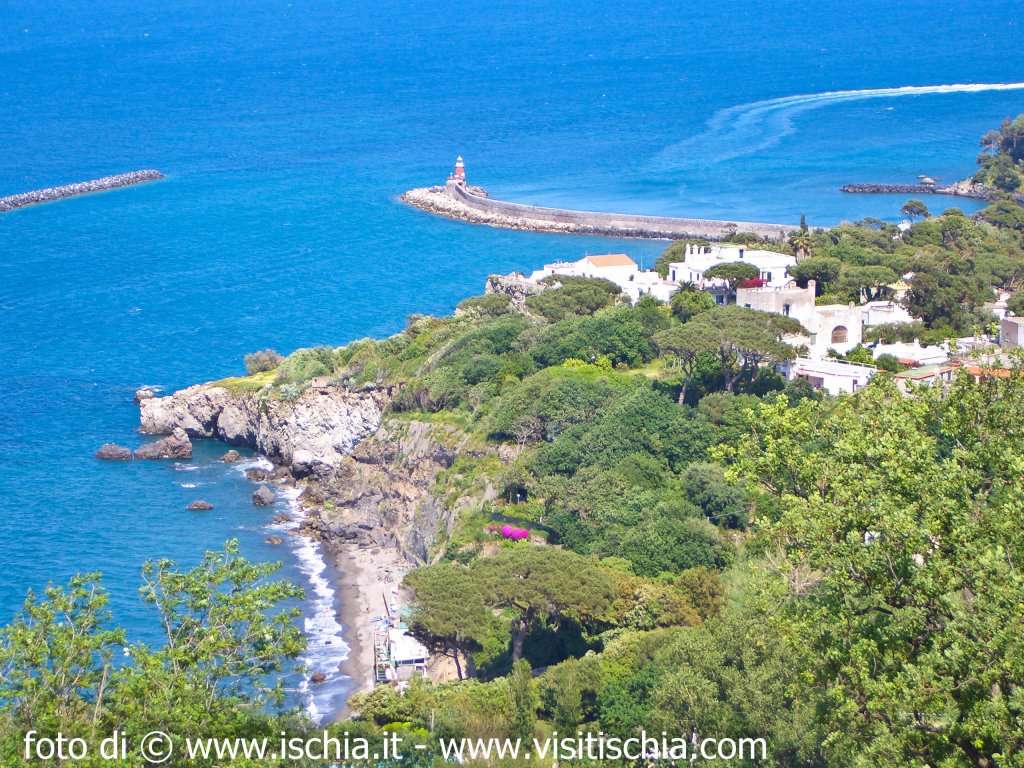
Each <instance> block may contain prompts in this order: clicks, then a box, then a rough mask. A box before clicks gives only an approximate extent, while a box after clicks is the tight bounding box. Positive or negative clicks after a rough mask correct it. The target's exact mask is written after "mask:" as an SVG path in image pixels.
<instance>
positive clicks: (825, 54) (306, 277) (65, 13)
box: [0, 0, 1024, 715]
mask: <svg viewBox="0 0 1024 768" xmlns="http://www.w3.org/2000/svg"><path fill="white" fill-rule="evenodd" d="M1019 10H1020V7H1019V0H990V2H988V3H986V4H985V5H984V6H981V5H980V4H978V3H973V2H966V1H957V2H954V1H951V0H904V2H901V3H898V4H894V3H892V2H880V1H879V0H858V1H857V2H852V1H850V2H837V1H836V0H822V1H820V2H813V3H812V2H792V1H791V0H785V1H783V0H775V1H773V2H750V1H746V2H742V1H740V0H723V1H722V2H718V3H711V4H703V3H702V4H697V3H668V2H658V1H656V0H630V1H629V2H625V1H621V0H620V1H614V0H587V1H586V2H580V1H579V0H557V1H556V0H520V1H519V2H515V3H476V4H466V3H451V2H436V3H413V2H399V1H397V0H380V2H375V3H369V4H367V3H352V2H328V1H327V0H291V1H290V2H289V1H287V0H248V1H247V2H245V3H225V2H221V1H219V0H202V2H200V1H199V0H172V1H171V2H166V1H163V2H155V1H154V0H88V1H86V0H51V2H48V3H39V2H33V1H31V0H0V20H2V23H0V136H2V147H3V151H2V154H0V196H2V195H7V194H13V193H16V192H20V191H26V190H30V189H36V188H40V187H45V186H51V185H55V184H62V183H71V182H76V181H82V180H86V179H90V178H95V177H99V176H104V175H109V174H113V173H120V172H125V171H129V170H134V169H139V168H156V169H158V170H160V171H162V172H164V173H165V174H166V175H167V179H166V180H164V181H161V182H157V183H153V184H147V185H144V186H140V187H136V188H131V189H125V190H120V191H116V192H109V193H104V194H99V195H93V196H87V197H82V198H77V199H74V200H68V201H63V202H59V203H53V204H48V205H43V206H36V207H33V208H28V209H23V210H19V211H16V212H13V213H8V214H2V215H0V270H2V276H3V279H2V282H0V353H2V363H0V499H2V500H3V512H2V514H0V621H3V622H5V621H7V620H9V619H10V618H11V617H12V616H14V615H15V613H16V612H17V611H18V609H19V606H20V604H21V602H22V600H23V598H24V595H25V592H26V590H28V589H35V590H39V589H41V588H42V587H44V586H45V585H46V584H47V583H48V582H51V581H53V582H61V581H64V580H66V579H67V578H68V577H69V576H71V575H72V574H74V573H76V572H82V571H102V572H103V573H104V576H105V583H106V586H107V588H108V589H109V590H110V592H111V596H112V607H113V610H114V612H115V615H116V618H117V620H118V621H119V622H120V623H122V624H123V625H124V626H125V627H127V629H128V630H129V632H130V634H131V636H132V638H133V639H142V640H150V641H156V640H157V639H158V633H157V631H156V627H155V624H154V620H153V615H152V613H151V612H150V611H149V610H148V609H147V608H146V607H145V606H144V605H142V603H141V602H140V600H139V597H138V592H137V587H138V584H139V569H140V567H141V565H142V563H143V562H144V561H145V560H146V559H147V558H153V557H161V556H167V557H171V558H173V559H175V560H177V561H179V562H180V563H181V564H183V565H189V564H193V563H195V562H196V561H197V560H198V559H199V558H200V556H201V554H202V552H203V550H204V549H216V548H217V547H219V546H220V545H221V544H222V543H223V542H224V540H225V539H228V538H231V537H237V538H239V539H240V540H241V542H242V547H243V550H244V552H245V554H246V555H248V556H250V557H253V558H258V559H262V560H277V559H281V560H283V562H284V573H285V575H286V576H288V577H289V578H293V579H295V580H297V581H299V582H300V583H302V584H303V585H304V586H306V588H307V589H308V590H310V595H311V600H310V601H309V602H308V603H307V604H306V606H305V608H306V613H307V619H308V620H309V621H310V622H319V623H320V624H321V625H322V624H323V622H324V621H326V622H327V623H328V624H331V623H332V622H333V617H332V616H331V615H330V613H331V611H330V610H329V606H330V599H329V598H330V594H329V587H326V588H327V589H328V593H327V598H326V599H327V603H326V604H327V606H328V610H327V612H326V613H327V614H328V615H326V616H325V613H324V599H325V598H324V594H323V591H324V589H325V585H326V583H327V582H326V581H325V579H327V578H329V577H330V575H331V574H330V571H329V569H328V570H326V571H324V573H323V574H321V575H320V576H316V575H315V574H311V573H310V571H311V569H312V570H316V569H317V568H321V567H322V564H321V565H319V566H318V565H317V564H316V562H317V561H316V558H315V556H314V555H315V553H312V554H311V553H310V552H308V551H307V552H297V551H296V549H295V546H294V545H291V546H289V545H285V546H281V547H273V546H271V545H268V544H265V543H264V539H265V538H266V536H267V535H268V525H269V523H270V521H271V518H272V517H273V515H274V514H276V513H277V512H278V511H280V509H282V508H284V506H285V505H286V504H287V500H286V499H283V500H282V501H281V503H280V505H279V507H278V508H277V509H271V510H265V509H257V508H254V507H253V506H252V505H251V503H250V501H249V495H250V494H251V491H252V485H251V484H250V483H249V482H248V481H247V480H246V479H245V478H244V476H243V475H242V473H241V471H240V469H239V467H238V466H237V465H236V466H229V465H224V464H221V463H220V462H218V461H217V457H218V456H219V454H220V453H221V451H222V450H223V448H222V447H221V446H216V445H202V444H200V445H197V449H196V457H195V458H194V459H193V460H192V461H191V462H187V463H185V462H182V463H174V462H166V463H145V462H138V463H132V464H127V465H125V464H106V463H102V462H100V461H97V460H96V459H94V458H93V456H92V454H93V452H94V451H95V450H96V448H97V447H99V445H100V444H101V443H103V442H106V441H117V442H122V443H127V444H130V445H137V444H139V443H140V442H141V441H142V440H143V438H142V437H141V436H139V435H137V434H136V433H135V429H136V426H137V423H138V412H137V408H136V406H135V405H134V404H133V402H132V394H133V392H134V390H135V388H136V387H138V386H139V385H142V384H150V385H156V386H159V387H162V388H164V389H165V390H166V391H171V390H174V389H176V388H179V387H182V386H185V385H187V384H189V383H192V382H197V381H204V380H209V379H214V378H220V377H223V376H226V375H232V374H237V373H239V372H240V371H241V370H242V356H243V355H244V354H245V353H247V352H250V351H253V350H256V349H260V348H263V347H268V346H269V347H274V348H276V349H278V350H279V351H282V352H289V351H291V350H293V349H296V348H297V347H301V346H308V345H313V344H342V343H344V342H347V341H350V340H352V339H356V338H359V337H363V336H367V335H370V336H382V335H385V334H390V333H393V332H395V331H398V330H399V329H401V328H402V326H403V324H404V322H405V318H406V316H407V315H408V314H410V313H413V312H418V313H435V314H443V313H447V312H450V311H451V310H452V309H453V307H454V306H455V304H456V303H457V302H458V301H460V300H461V299H463V298H465V297H467V296H470V295H473V294H475V293H478V292H479V291H480V290H481V289H482V286H483V281H484V278H485V277H486V275H487V274H489V273H492V272H508V271H511V270H513V269H519V270H530V269H533V268H535V267H538V266H539V265H541V264H543V263H544V262H548V261H552V260H557V259H576V258H579V257H580V256H581V255H583V254H584V253H586V252H589V253H595V252H607V251H616V252H617V251H626V252H628V253H630V254H632V255H633V256H634V257H635V258H636V259H637V260H638V261H642V262H643V263H645V264H647V265H649V264H650V263H651V262H652V261H653V259H654V258H655V257H656V255H657V254H658V253H659V252H660V250H661V249H662V248H663V247H664V243H658V242H645V241H621V240H620V241H612V240H602V239H598V238H588V237H578V236H558V235H544V234H531V233H519V232H511V231H505V230H498V229H490V228H486V227H476V226H472V225H466V224H462V223H458V222H453V221H448V220H445V219H441V218H436V217H432V216H430V215H428V214H425V213H423V212H421V211H418V210H413V209H411V208H408V207H405V206H404V205H402V204H401V203H400V202H398V200H397V196H398V195H399V194H400V193H401V192H403V191H404V190H405V189H407V188H410V187H413V186H426V185H429V184H433V183H439V182H441V181H442V180H443V179H444V178H445V176H446V175H447V174H448V172H449V170H450V168H451V166H452V163H453V161H454V159H455V157H456V155H458V154H462V155H463V156H464V157H465V160H466V166H467V171H468V177H469V180H470V182H471V183H473V184H480V185H483V186H485V187H487V188H488V189H489V191H490V193H491V194H492V195H493V196H496V197H500V198H503V199H511V200H516V201H522V202H530V203H540V204H547V205H562V206H569V207H578V208H589V209H593V210H615V211H623V212H636V213H650V214H666V215H673V214H677V215H685V216H706V217H715V218H727V219H746V220H763V221H785V222H789V221H796V220H797V219H798V218H799V216H800V214H801V213H806V215H807V219H808V221H809V223H811V224H812V225H830V224H834V223H837V222H839V221H841V220H843V219H850V220H853V219H858V218H862V217H864V216H869V215H870V216H878V217H882V218H887V219H892V220H896V219H898V213H897V211H898V207H899V205H900V204H901V203H902V202H903V200H902V199H901V198H892V197H854V196H848V195H843V194H842V193H840V192H838V188H839V187H840V186H841V185H842V184H844V183H848V182H867V181H887V182H913V181H915V179H916V177H917V175H918V174H928V175H931V176H938V177H941V178H942V179H944V180H954V179H958V178H962V177H965V176H967V175H969V174H970V173H971V172H972V170H973V166H974V161H975V157H976V155H977V152H978V138H979V136H980V135H981V134H982V133H984V132H985V131H986V130H988V129H990V128H992V127H994V126H996V125H998V123H999V122H1000V121H1001V120H1002V119H1003V117H1005V116H1007V115H1011V114H1012V115H1016V114H1018V113H1021V112H1024V90H1020V89H1019V88H1018V89H1013V88H999V89H996V88H983V89H971V88H961V87H955V86H959V85H961V84H979V83H980V84H1010V85H1012V84H1016V83H1019V82H1020V81H1022V80H1024V48H1022V47H1021V45H1020V40H1021V39H1022V36H1024V30H1022V29H1021V22H1020V20H1019ZM909 86H915V87H917V89H916V90H915V89H913V88H911V89H909V90H900V91H892V90H889V89H901V88H907V87H909ZM930 86H947V87H943V88H928V87H930ZM794 97H801V98H794ZM929 202H931V203H932V204H933V207H938V208H940V209H941V208H944V207H946V206H949V205H956V206H959V207H962V208H964V209H967V210H976V209H977V207H978V206H977V205H973V204H970V203H969V202H967V201H955V200H946V199H939V198H936V199H934V200H932V199H929ZM197 498H203V499H206V500H208V501H210V502H212V503H213V504H215V509H214V510H213V511H212V512H207V513H195V512H188V511H186V509H185V506H186V505H187V504H188V503H189V502H190V501H192V500H194V499H197ZM316 590H320V592H321V594H320V596H319V602H320V604H319V606H318V605H317V601H316V600H313V599H312V598H314V597H316V596H317V595H316ZM336 629H337V627H336V626H333V627H330V626H329V627H327V628H326V629H325V628H324V627H323V626H319V627H315V626H313V624H312V623H311V624H310V633H311V636H312V637H315V638H319V640H318V642H320V641H323V642H326V641H324V640H323V638H325V637H331V636H333V635H332V633H334V634H336ZM318 633H319V634H318ZM343 647H344V646H343V645H342V644H340V641H339V643H338V644H335V645H333V646H332V648H331V649H325V648H320V650H321V651H324V653H325V654H326V656H324V658H328V659H330V658H332V657H331V653H333V654H334V656H333V658H334V659H335V661H336V657H337V655H338V653H339V652H340V651H342V650H343ZM321 661H323V659H321ZM325 690H329V695H328V694H325V695H322V696H321V701H319V702H318V703H317V711H318V712H319V713H320V714H321V715H322V714H326V713H329V711H330V710H331V709H332V708H336V707H337V706H338V705H339V704H340V702H341V701H342V700H343V699H344V696H345V694H346V692H347V690H348V689H347V686H346V684H345V683H344V681H342V682H341V683H340V684H337V685H334V686H333V687H329V688H328V689H325Z"/></svg>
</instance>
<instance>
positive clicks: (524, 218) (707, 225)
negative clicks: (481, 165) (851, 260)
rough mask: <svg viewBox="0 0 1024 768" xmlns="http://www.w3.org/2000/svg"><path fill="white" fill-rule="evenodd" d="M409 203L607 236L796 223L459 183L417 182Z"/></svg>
mask: <svg viewBox="0 0 1024 768" xmlns="http://www.w3.org/2000/svg"><path fill="white" fill-rule="evenodd" d="M402 200H404V201H405V202H406V203H408V204H409V205H413V206H415V207H417V208H421V209H423V210H425V211H429V212H431V213H436V214H440V215H442V216H448V217H449V218H453V219H460V220H462V221H467V222H471V223H473V224H487V225H489V226H492V227H505V228H508V229H526V230H532V231H536V232H562V233H569V234H581V235H603V236H606V237H640V238H653V239H659V240H664V239H679V238H685V237H700V238H706V239H708V240H728V239H729V238H730V237H732V236H734V235H735V234H736V233H737V232H753V233H754V234H756V235H758V236H760V237H764V238H767V239H770V240H785V239H786V238H787V237H788V235H789V233H790V232H792V231H793V230H795V229H798V228H799V225H798V224H766V223H761V222H750V221H717V220H712V219H686V218H672V217H666V216H640V215H633V214H625V213H599V212H596V211H575V210H568V209H565V208H545V207H541V206H536V205H524V204H522V203H509V202H505V201H502V200H494V199H492V198H490V197H488V196H487V195H486V193H484V192H483V190H479V189H478V188H469V189H467V188H466V187H464V186H462V185H459V184H453V183H449V184H445V185H444V186H434V187H422V188H419V189H412V190H409V191H408V192H406V193H405V194H404V195H402Z"/></svg>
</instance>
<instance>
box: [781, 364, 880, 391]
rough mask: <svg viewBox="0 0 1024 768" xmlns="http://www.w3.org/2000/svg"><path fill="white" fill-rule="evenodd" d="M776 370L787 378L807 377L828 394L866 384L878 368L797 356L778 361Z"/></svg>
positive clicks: (858, 387) (859, 387)
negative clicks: (789, 359)
mask: <svg viewBox="0 0 1024 768" xmlns="http://www.w3.org/2000/svg"><path fill="white" fill-rule="evenodd" d="M777 369H778V371H779V372H780V373H781V374H782V375H783V376H785V377H786V378H787V379H789V380H791V381H792V380H793V379H807V380H808V381H809V382H810V383H811V384H812V385H813V386H814V387H815V388H817V389H823V390H825V391H826V392H828V393H829V394H830V395H840V394H844V393H846V394H852V393H853V392H856V391H857V390H859V389H862V388H863V387H865V386H867V383H868V381H870V380H871V377H872V376H874V375H875V374H876V373H877V372H878V369H877V368H875V367H873V366H870V365H855V364H853V363H844V362H841V361H839V360H830V359H825V360H812V359H810V358H806V357H798V358H797V359H796V360H791V361H789V362H787V363H780V364H779V365H778V366H777Z"/></svg>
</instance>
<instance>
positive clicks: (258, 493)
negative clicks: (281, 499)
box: [252, 485, 277, 507]
mask: <svg viewBox="0 0 1024 768" xmlns="http://www.w3.org/2000/svg"><path fill="white" fill-rule="evenodd" d="M275 498H277V497H276V496H274V492H273V491H272V490H270V489H269V488H268V487H267V486H265V485H261V486H260V487H259V488H257V489H256V490H255V491H253V494H252V503H253V504H255V505H256V506H257V507H269V506H270V505H271V504H273V503H274V499H275Z"/></svg>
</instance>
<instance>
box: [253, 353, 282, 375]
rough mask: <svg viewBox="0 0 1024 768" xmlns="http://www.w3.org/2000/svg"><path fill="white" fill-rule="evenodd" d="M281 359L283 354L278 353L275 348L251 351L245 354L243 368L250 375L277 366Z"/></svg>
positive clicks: (270, 369)
mask: <svg viewBox="0 0 1024 768" xmlns="http://www.w3.org/2000/svg"><path fill="white" fill-rule="evenodd" d="M282 360H284V355H281V354H278V352H277V351H276V350H273V349H261V350H260V351H259V352H251V353H250V354H248V355H246V356H245V358H244V361H245V370H246V372H248V374H249V375H250V376H254V375H256V374H257V373H266V372H267V371H272V370H274V369H275V368H277V366H279V365H280V364H281V361H282Z"/></svg>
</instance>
